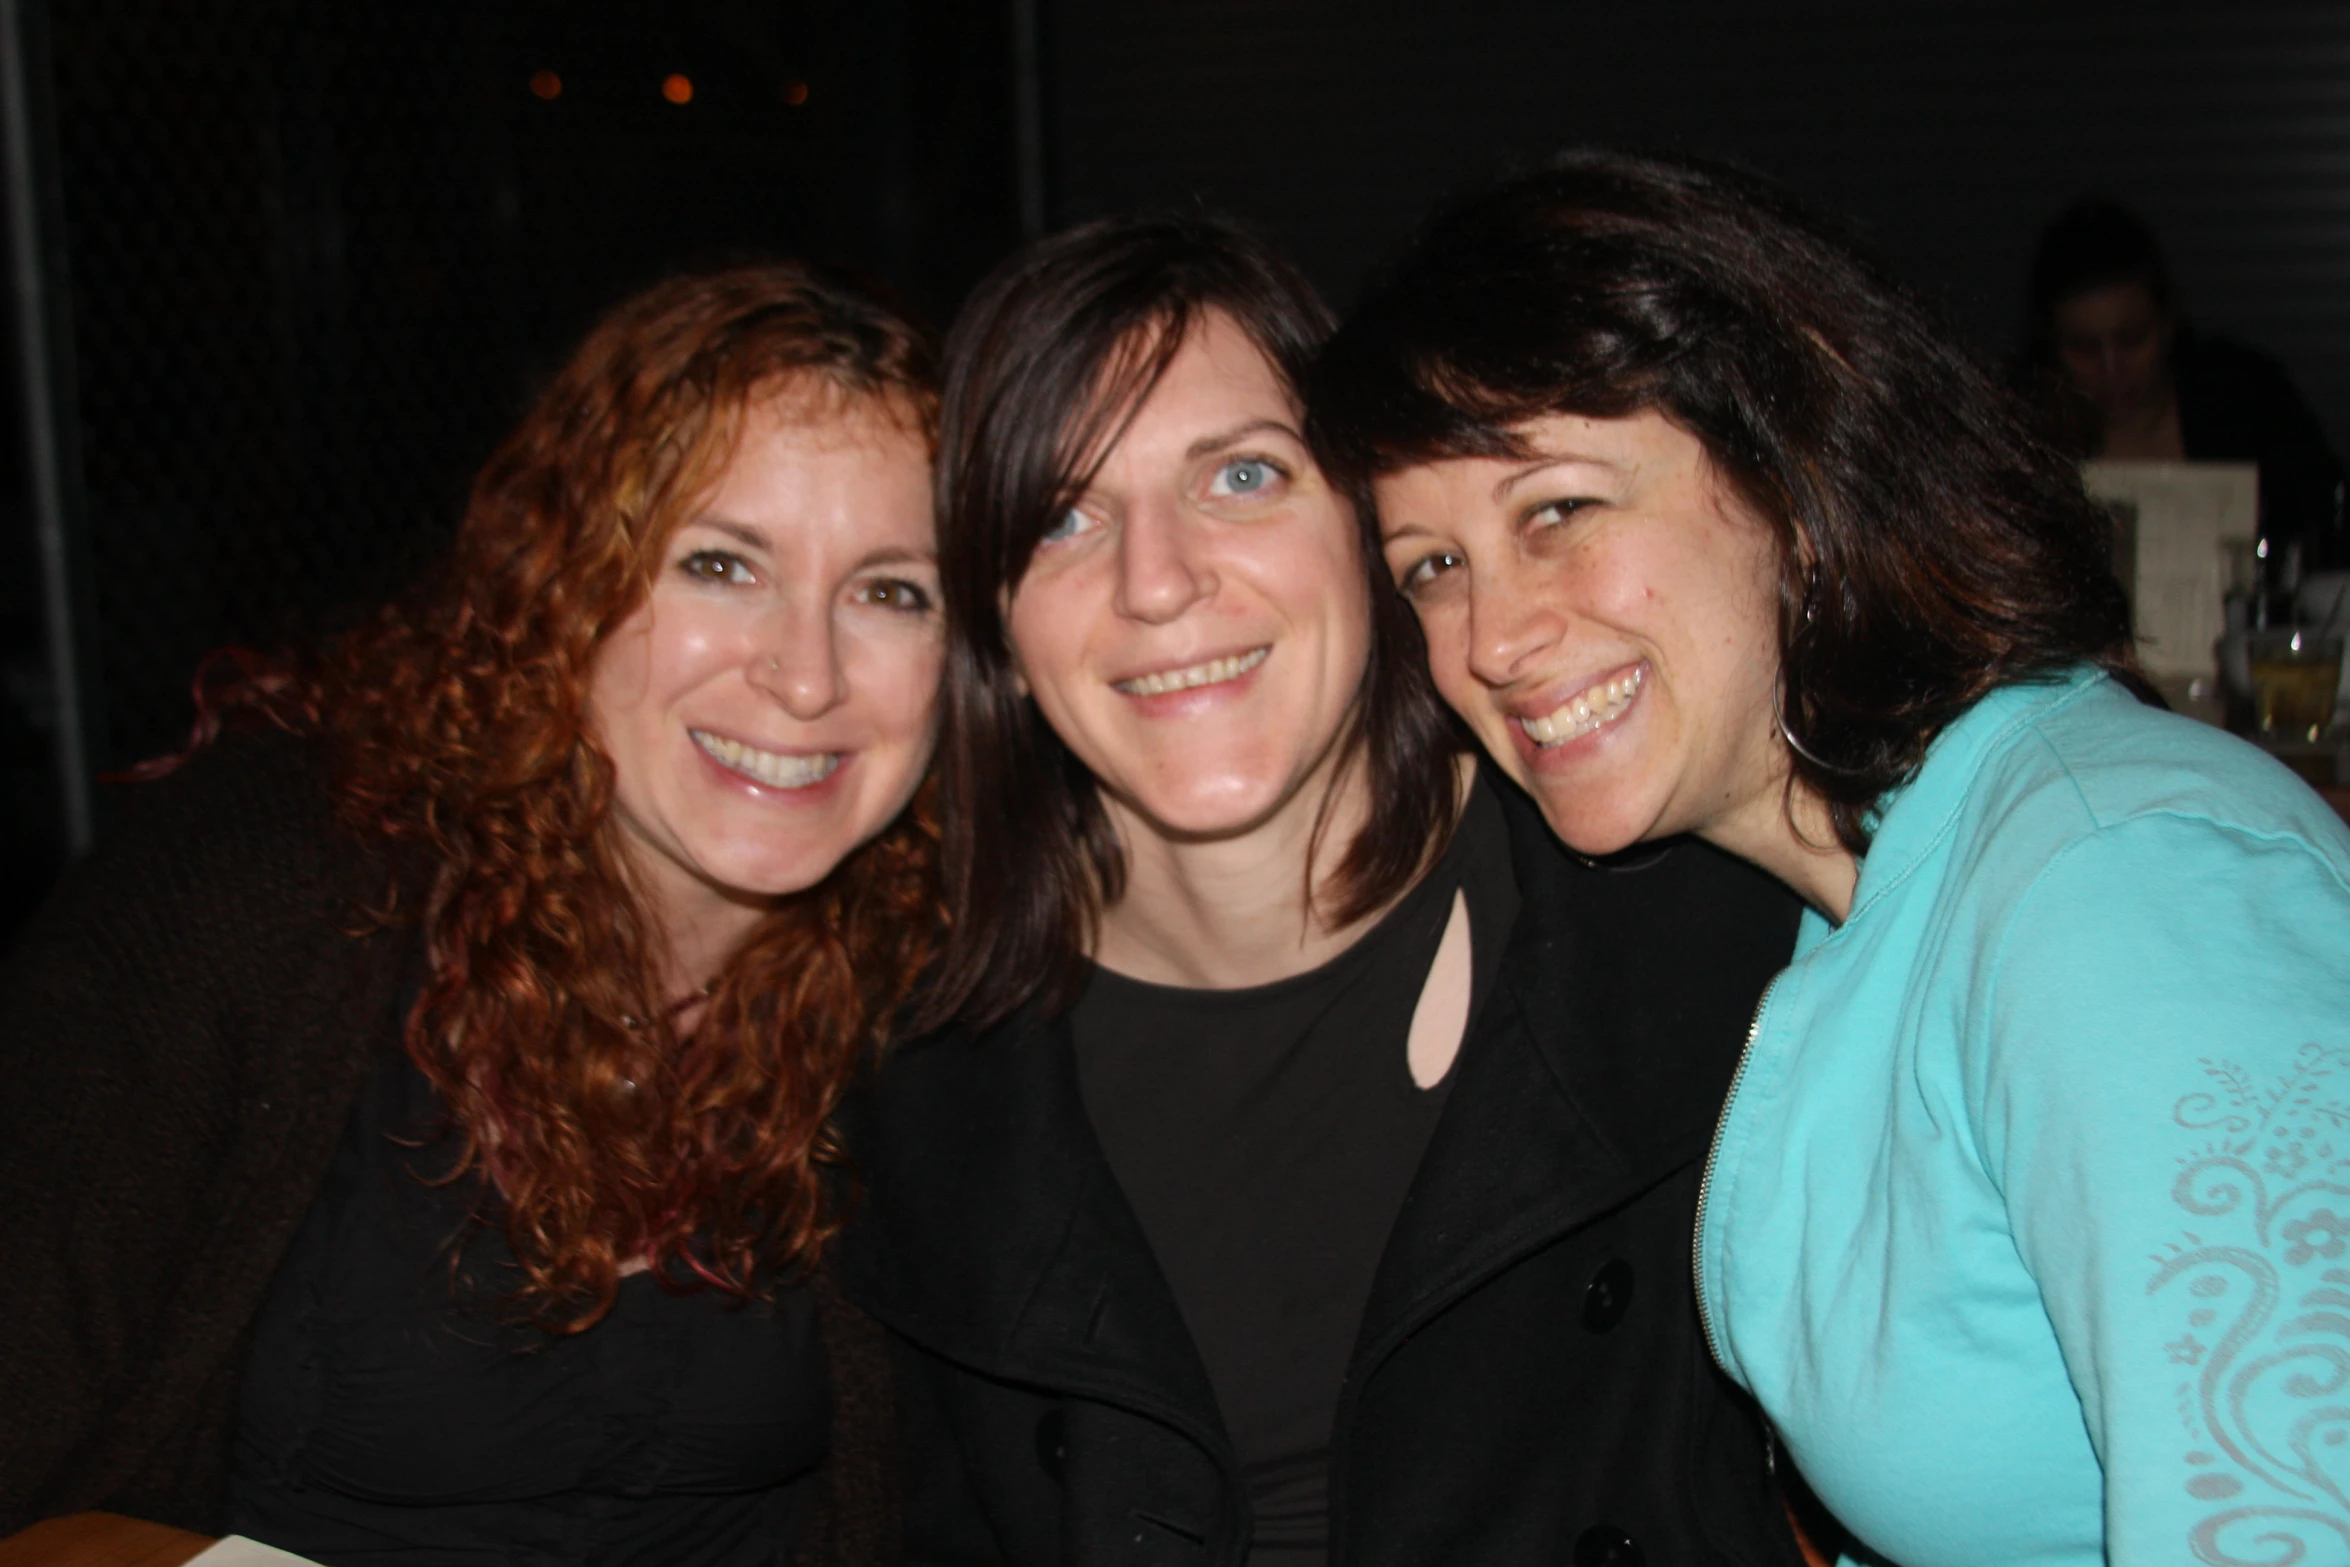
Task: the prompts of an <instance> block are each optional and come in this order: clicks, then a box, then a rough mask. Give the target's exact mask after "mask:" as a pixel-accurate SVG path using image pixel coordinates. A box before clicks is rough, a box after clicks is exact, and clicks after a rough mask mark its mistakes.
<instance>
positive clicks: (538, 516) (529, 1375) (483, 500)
mask: <svg viewBox="0 0 2350 1567" xmlns="http://www.w3.org/2000/svg"><path fill="white" fill-rule="evenodd" d="M935 417H936V393H935V391H934V387H933V382H932V379H931V368H930V355H929V352H928V349H927V346H926V344H925V343H924V342H923V340H922V339H921V338H920V337H919V336H918V335H917V334H916V333H914V332H913V331H912V330H911V329H909V328H908V327H907V326H905V325H904V324H903V323H902V322H900V321H899V320H897V319H896V318H895V317H894V316H892V315H891V314H890V313H889V312H887V311H886V310H884V309H882V308H881V307H880V306H879V305H877V304H875V303H874V302H873V301H871V300H870V299H868V298H866V297H864V296H863V295H861V294H859V293H858V292H856V291H854V290H852V289H849V288H847V287H844V286H842V285H840V284H837V283H834V282H831V281H828V280H826V279H824V278H822V277H820V276H818V275H816V274H814V273H812V272H810V271H808V270H806V269H803V268H800V267H796V266H790V265H771V266H755V267H747V268H740V269H736V270H732V271H725V272H719V273H714V274H709V275H703V276H694V277H686V278H680V279H678V280H675V281H672V282H669V283H664V284H662V285H660V286H658V287H656V288H653V289H651V290H650V291H648V292H646V293H644V294H642V295H640V296H638V297H637V298H634V299H632V300H629V301H628V302H626V303H624V304H622V305H621V306H619V307H618V308H617V309H615V310H614V311H613V312H612V313H611V314H610V315H609V316H607V317H606V318H605V319H604V320H603V322H602V323H601V324H600V325H598V326H597V327H596V329H595V330H594V332H593V333H591V334H590V336H589V337H588V339H587V341H586V342H585V343H584V344H583V345H582V346H581V348H580V349H579V351H578V352H577V354H576V355H575V356H574V357H573V358H572V360H571V361H570V363H569V364H568V366H567V367H566V368H564V369H563V370H562V371H561V372H560V373H559V374H558V375H557V376H556V377H555V378H554V380H553V382H552V383H551V384H550V385H549V386H548V387H547V389H546V390H545V392H544V393H543V394H542V395H541V396H540V397H539V399H538V401H537V404H536V406H535V407H534V408H533V409H532V410H531V411H530V413H529V414H528V415H527V416H526V417H525V418H524V420H523V421H522V423H521V425H520V426H519V427H518V428H517V429H516V430H515V431H514V433H513V434H512V435H511V436H509V437H508V438H507V440H506V441H505V443H504V444H503V445H502V446H501V447H500V448H499V450H498V452H497V454H496V455H495V456H494V457H493V458H492V459H491V460H490V463H489V465H488V466H487V467H486V468H485V469H484V470H483V472H482V474H481V476H480V478H479V479H478V481H477V482H476V484H475V487H474V491H473V496H472V500H471V502H470V504H469V506H468V508H467V510H466V514H465V518H464V521H463V525H462V527H461V528H460V530H459V532H458V536H457V540H456V547H455V551H454V554H453V556H452V558H451V560H450V561H449V563H448V565H447V567H446V568H445V569H444V570H443V571H442V572H441V573H440V574H438V575H437V576H436V577H435V578H433V579H432V580H431V581H430V582H429V583H428V584H427V585H426V587H425V588H424V589H423V590H422V591H421V592H420V593H418V594H417V595H416V596H414V597H413V598H412V599H410V600H408V601H406V602H403V603H400V604H398V605H395V606H393V607H392V608H390V609H387V610H385V611H384V612H383V613H382V614H380V615H379V616H377V617H375V618H374V619H372V620H370V621H368V622H366V623H365V624H364V625H362V626H361V627H359V628H358V629H357V630H356V631H355V632H353V633H351V634H350V635H348V636H347V637H345V638H343V639H342V640H341V641H339V642H337V643H335V644H333V645H332V646H330V647H329V648H327V649H326V650H325V651H324V653H323V654H322V655H321V656H319V657H317V658H315V659H311V660H308V661H302V662H292V663H285V664H280V665H274V666H264V665H259V664H255V663H251V662H248V663H247V664H245V665H244V666H243V668H242V670H241V672H238V673H235V674H233V675H232V677H231V678H229V679H228V680H226V681H225V682H217V681H216V682H214V683H211V684H209V685H208V686H207V687H206V689H205V690H204V692H203V694H202V704H201V705H202V711H203V721H202V726H201V729H200V734H201V736H202V738H201V741H200V743H199V744H197V745H196V746H195V747H194V748H192V750H191V751H190V752H189V753H188V754H187V755H185V756H183V757H181V758H179V759H177V761H176V764H175V765H171V766H167V767H159V768H154V769H150V772H152V773H156V774H164V775H165V776H160V777H155V778H153V779H151V781H146V782H140V783H136V784H134V785H131V786H129V787H127V788H126V789H125V790H124V793H123V798H122V800H121V814H122V819H121V823H120V827H119V830H118V831H117V832H115V833H114V834H113V836H112V838H111V840H110V841H109V842H107V843H106V844H104V845H103V846H102V847H101V848H100V849H99V851H98V852H97V854H96V855H94V856H93V857H92V858H91V859H90V860H89V861H88V862H87V863H85V864H84V865H82V866H80V867H78V868H77V869H76V870H75V872H74V873H73V874H72V876H71V877H69V879H68V881H67V883H66V885H65V886H64V887H63V889H62V890H61V891H60V892H59V893H58V895H57V896H56V898H55V899H54V900H53V901H52V902H51V904H50V905H49V907H48V909H47V910H46V911H45V912H44V913H43V914H42V916H41V917H40V918H39V919H38V921H37V922H36V923H35V924H34V926H33V927H32V929H31V930H30V931H29V932H28V933H27V935H26V936H25V937H24V939H23V940H22V941H21V943H20V944H19V946H18V948H17V950H16V952H15V953H14V954H13V956H12V958H11V960H10V963H9V965H8V967H7V969H6V971H5V974H4V976H0V1060H4V1069H0V1076H5V1078H6V1080H7V1082H8V1084H9V1089H8V1092H7V1094H6V1095H5V1096H0V1258H5V1259H6V1265H5V1268H4V1269H0V1321H5V1322H6V1323H7V1324H8V1331H7V1335H6V1341H5V1343H4V1344H0V1533H6V1532H8V1531H9V1530H12V1529H14V1528H16V1527H17V1526H19V1525H21V1524H23V1523H25V1522H28V1521H30V1520H32V1519H35V1518H40V1517H44V1516H48V1515H52V1514H56V1513H61V1512H69V1511H74V1510H77V1509H85V1508H106V1509H111V1510H115V1511H119V1512H125V1513H130V1514H135V1515H139V1516H144V1517H147V1518H152V1519H157V1520H160V1521H164V1522H168V1523H173V1524H179V1525H183V1526H187V1527H192V1528H197V1529H203V1530H207V1531H211V1532H219V1531H221V1530H223V1529H230V1528H233V1529H235V1530H237V1531H240V1532H242V1533H244V1534H247V1535H250V1536H254V1537H257V1538H259V1539H262V1540H264V1541H266V1542H269V1543H272V1544H275V1545H279V1546H283V1547H285V1548H287V1549H290V1550H293V1551H295V1552H298V1553H300V1554H302V1555H304V1556H307V1557H310V1558H314V1559H316V1560H318V1561H321V1562H325V1563H329V1564H334V1563H343V1562H358V1561H364V1562H368V1563H403V1562H414V1563H419V1564H422V1563H440V1562H448V1561H457V1560H496V1561H509V1562H548V1563H556V1562H561V1563H581V1562H598V1563H614V1564H619V1563H638V1562H641V1563H648V1564H652V1563H658V1564H662V1567H674V1564H680V1563H708V1564H734V1563H743V1564H748V1563H769V1562H774V1561H778V1560H794V1559H797V1560H802V1561H822V1560H842V1561H871V1560H877V1559H879V1558H880V1557H881V1556H882V1555H883V1554H884V1553H885V1552H886V1549H887V1546H888V1543H889V1541H888V1538H887V1536H888V1527H889V1525H888V1514H887V1506H886V1500H887V1495H888V1488H889V1478H890V1472H891V1471H890V1468H889V1466H888V1462H887V1459H886V1456H885V1454H886V1442H887V1440H888V1433H887V1430H886V1425H885V1420H886V1411H887V1407H888V1406H887V1388H886V1367H885V1364H884V1363H882V1362H880V1361H879V1360H877V1359H876V1357H875V1355H874V1354H873V1353H872V1351H871V1349H870V1348H869V1347H868V1346H869V1344H871V1343H872V1342H874V1340H873V1337H872V1335H871V1334H870V1333H869V1331H867V1332H860V1331H859V1330H858V1328H857V1320H858V1319H856V1318H855V1317H854V1316H853V1314H852V1313H850V1312H849V1310H848V1309H847V1308H846V1307H845V1306H843V1305H842V1304H841V1303H840V1302H839V1301H838V1298H837V1296H834V1295H832V1294H831V1293H830V1292H829V1289H828V1288H827V1287H826V1286H825V1285H824V1284H823V1279H824V1274H823V1272H822V1268H823V1258H824V1253H825V1249H826V1243H827V1240H828V1238H829V1237H830V1236H831V1235H832V1233H833V1231H834V1229H835V1228H836V1226H837V1223H838V1220H839V1214H840V1200H839V1195H838V1193H837V1192H836V1189H835V1188H836V1185H837V1181H838V1170H839V1161H838V1157H837V1152H836V1147H835V1143H834V1139H833V1134H832V1131H831V1126H830V1123H831V1116H832V1111H833V1107H834V1104H835V1102H836V1100H837V1099H838V1097H839V1095H840V1093H841V1091H842V1088H843V1086H844V1084H845V1083H846V1081H847V1079H848V1078H849V1076H850V1074H851V1073H852V1072H854V1071H855V1070H856V1069H857V1067H858V1066H859V1064H860V1063H861V1062H863V1061H864V1060H865V1059H866V1058H867V1057H868V1056H869V1055H870V1053H871V1052H872V1050H873V1048H874V1047H875V1045H876V1043H877V1041H878V1033H879V1030H880V1028H881V1026H882V1024H883V1022H884V1021H885V1019H886V1018H887V1016H888V1014H889V1012H890V1010H891V1009H892V1008H893V1007H894V1006H895V1005H896V1004H897V1002H898V1001H899V999H900V998H901V997H902V996H903V994H904V993H905V991H906V990H907V988H908V986H909V985H910V983H911V981H912V980H913V977H914V974H915V972H916V970H917V969H918V967H919V966H920V965H921V964H922V962H923V961H924V960H925V958H926V956H927V954H928V952H929V950H930V945H931V938H932V935H933V931H934V920H935V917H936V907H935V906H936V892H935V872H934V857H935V856H934V842H935V840H934V836H933V831H932V828H931V826H930V825H929V821H928V818H927V816H926V814H925V813H923V812H922V811H920V810H917V811H915V812H913V813H912V814H910V815H902V814H901V813H902V812H903V810H904V807H905V806H906V804H907V801H908V799H909V798H910V797H911V796H912V795H913V793H914V790H915V787H916V785H917V783H918V782H919V781H920V780H921V778H922V776H923V774H924V771H925V768H926V766H927V764H928V759H929V755H930V746H931V733H932V708H933V702H934V695H935V690H936V685H937V678H938V670H939V659H940V655H941V650H942V642H943V637H942V632H941V627H940V615H939V610H938V603H937V593H938V578H937V566H936V561H935V546H934V535H933V530H932V525H931V506H930V488H929V486H930V466H929V456H930V448H931V442H932V434H933V430H934V422H935Z"/></svg>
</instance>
